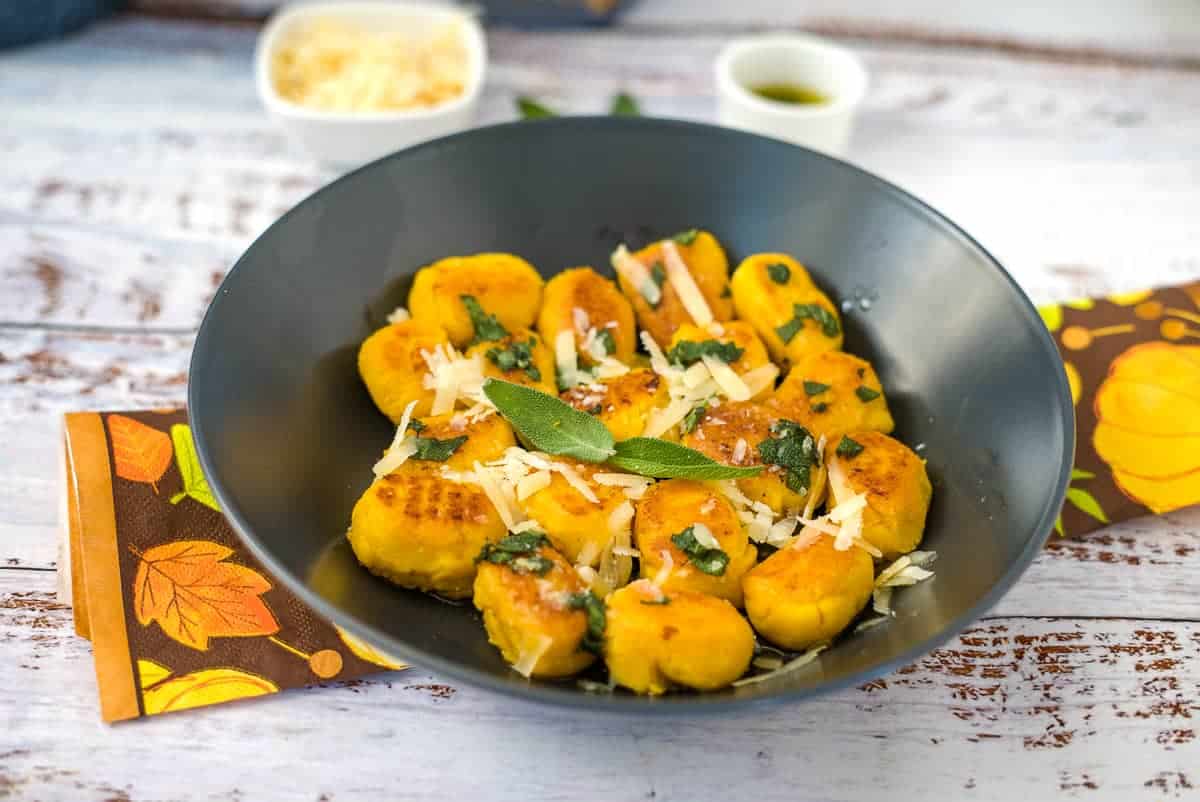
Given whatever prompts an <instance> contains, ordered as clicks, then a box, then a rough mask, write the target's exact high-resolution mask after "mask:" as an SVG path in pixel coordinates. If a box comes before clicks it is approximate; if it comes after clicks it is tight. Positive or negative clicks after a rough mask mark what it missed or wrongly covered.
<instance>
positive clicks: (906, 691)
mask: <svg viewBox="0 0 1200 802" xmlns="http://www.w3.org/2000/svg"><path fill="white" fill-rule="evenodd" d="M210 2H211V0H210ZM141 3H142V4H143V5H156V6H163V5H174V6H177V7H178V6H188V7H191V8H195V7H196V6H197V3H195V2H192V1H191V0H141ZM222 3H223V4H224V5H226V6H229V7H233V6H240V7H242V8H250V10H251V11H255V10H258V11H261V10H262V9H263V8H264V7H265V6H266V5H269V3H264V2H261V0H222ZM956 5H957V4H956ZM1182 7H1183V6H1182V5H1181V4H1180V3H1179V2H1176V0H1155V1H1154V2H1152V3H1146V4H1140V5H1139V9H1140V13H1138V14H1135V15H1133V16H1130V15H1129V13H1128V8H1129V7H1128V6H1127V7H1126V8H1125V13H1124V14H1122V13H1120V11H1121V9H1118V7H1117V4H1114V3H1111V2H1104V3H1101V4H1100V5H1097V4H1096V3H1090V4H1088V7H1087V9H1088V13H1086V14H1081V13H1077V14H1075V15H1073V16H1072V18H1071V25H1070V26H1069V30H1068V26H1062V27H1051V26H1049V25H1048V24H1047V23H1048V21H1051V19H1052V16H1046V15H1047V14H1051V15H1053V13H1055V12H1044V11H1040V10H1039V11H1036V12H1035V10H1034V5H1033V4H1017V5H1016V6H1013V7H1006V9H1005V10H1004V12H1003V13H999V12H998V11H997V9H996V8H992V7H988V8H987V9H984V8H982V7H980V8H962V9H959V11H958V16H957V17H952V16H948V15H946V14H943V13H940V12H941V10H942V9H943V8H944V6H942V4H941V3H938V2H936V0H921V2H919V3H917V4H916V5H912V4H908V5H907V6H906V8H905V9H904V10H903V11H902V10H901V9H900V8H899V7H898V6H894V5H893V4H882V3H877V2H872V3H868V4H856V5H855V7H854V8H853V9H847V8H846V7H844V4H835V3H831V2H825V0H820V1H819V2H815V3H805V4H794V3H781V2H778V0H747V1H746V2H743V3H738V4H735V5H729V4H708V3H691V2H686V3H685V2H683V0H643V2H642V3H640V4H638V5H637V6H636V7H635V8H634V10H633V11H632V13H631V14H630V15H629V17H628V18H627V26H628V27H627V28H625V29H624V30H616V31H607V32H600V33H596V32H592V33H571V32H559V33H552V34H537V35H532V34H525V33H519V32H513V31H495V32H492V33H491V35H490V42H489V44H490V46H491V51H492V58H493V69H492V73H491V75H490V80H489V86H488V92H487V95H486V97H485V101H484V106H483V113H482V118H483V120H484V121H489V122H491V121H499V120H503V119H509V118H511V116H512V110H511V109H512V106H511V103H512V97H513V96H514V95H516V94H520V93H532V94H535V95H537V96H539V97H541V98H543V99H545V100H546V101H548V102H550V103H552V104H557V105H559V106H560V107H561V108H562V109H563V110H565V111H571V112H584V111H601V110H603V108H604V106H605V104H606V102H607V99H608V98H609V97H610V96H611V94H612V93H613V92H614V91H617V90H618V89H621V88H627V89H630V90H631V91H633V92H634V93H635V94H636V95H637V96H638V97H639V99H640V100H641V101H642V103H643V106H644V108H645V109H646V110H647V111H648V112H651V113H655V114H660V115H665V116H674V117H683V118H689V119H708V118H710V117H711V115H712V97H711V86H710V81H709V76H708V66H709V64H710V62H711V59H712V57H713V55H714V54H715V52H716V50H717V48H718V47H719V46H720V44H721V43H722V42H723V41H724V40H725V39H726V38H727V37H728V35H730V34H732V33H733V32H735V31H736V30H740V29H743V28H746V27H752V28H761V27H764V26H771V25H774V24H776V23H779V24H785V25H789V26H794V25H803V26H806V27H811V28H815V29H817V30H838V29H839V26H840V29H842V30H845V31H847V32H848V33H851V34H854V35H856V38H853V39H851V40H849V44H850V45H851V46H853V47H854V48H855V49H856V50H857V51H858V52H859V53H860V54H861V55H862V56H863V57H864V59H865V60H866V62H867V65H868V67H869V68H870V70H871V71H872V74H873V82H872V90H871V94H870V96H869V97H868V100H867V103H866V105H865V107H864V109H863V113H862V116H861V120H860V126H859V129H858V132H857V136H856V139H855V144H854V151H853V158H854V159H855V161H857V162H859V163H861V164H862V165H864V166H866V167H868V168H869V169H872V170H875V171H877V172H879V173H880V174H882V175H883V176H885V177H887V178H889V179H891V180H893V181H896V182H897V183H899V184H901V185H902V186H904V187H906V188H908V189H911V190H912V191H914V192H916V193H917V194H918V195H920V196H922V197H923V198H925V199H926V200H929V201H930V202H932V203H933V204H934V205H936V206H938V207H939V208H941V209H943V210H944V211H945V212H947V213H948V214H949V215H950V216H951V217H952V218H954V219H955V220H956V221H958V222H960V223H962V224H963V225H964V226H965V227H966V228H967V229H968V230H969V231H971V232H972V233H973V234H975V235H976V236H978V237H979V238H980V239H981V240H982V242H983V243H984V244H985V245H986V246H988V247H989V248H990V249H992V250H993V252H995V253H996V254H997V256H999V257H1000V258H1001V260H1002V261H1004V262H1005V263H1006V264H1007V265H1008V266H1009V267H1010V269H1011V270H1012V271H1013V272H1014V274H1015V275H1016V276H1017V278H1018V279H1019V280H1020V281H1021V282H1022V284H1023V285H1024V286H1025V288H1026V289H1027V290H1028V291H1029V292H1030V293H1031V294H1032V295H1033V296H1034V297H1035V298H1037V299H1039V300H1048V299H1051V298H1065V297H1071V296H1074V295H1079V294H1086V293H1097V292H1104V291H1108V290H1113V289H1128V288H1131V287H1135V286H1140V285H1143V284H1146V283H1156V282H1168V281H1179V280H1182V279H1184V278H1194V277H1196V276H1197V275H1198V274H1200V227H1197V226H1196V224H1195V219H1196V218H1195V210H1196V209H1197V208H1200V161H1198V160H1197V159H1196V157H1195V143H1196V142H1197V141H1200V73H1197V72H1196V71H1194V70H1189V69H1186V67H1187V66H1188V63H1189V62H1188V59H1189V57H1191V56H1194V53H1195V52H1196V49H1197V48H1196V46H1195V43H1196V42H1197V41H1200V35H1198V34H1197V30H1196V28H1195V26H1192V25H1191V24H1190V23H1189V22H1188V20H1181V19H1179V18H1177V17H1172V16H1171V15H1174V14H1176V13H1177V11H1178V9H1179V8H1182ZM1039 8H1040V6H1039ZM1057 13H1061V12H1057ZM901 14H903V15H910V14H911V15H914V16H899V15H901ZM1164 20H1166V22H1165V23H1164V22H1163V21H1164ZM963 32H968V33H971V34H973V35H978V36H979V37H981V38H982V39H983V40H986V41H983V42H973V43H972V42H965V43H964V42H958V43H955V42H953V41H950V40H952V39H953V37H954V36H956V35H958V34H960V33H963ZM254 34H255V31H254V30H253V29H250V28H239V27H226V26H219V25H207V24H196V23H179V22H164V21H145V20H140V19H137V18H125V19H121V20H119V21H116V22H112V23H108V24H106V25H102V26H100V27H97V28H93V29H92V30H90V31H89V32H88V33H86V34H85V35H82V36H79V37H76V38H73V39H71V40H68V41H67V42H64V43H60V44H56V45H52V46H44V47H38V48H31V49H26V50H20V51H15V52H10V53H0V104H2V107H3V108H4V119H5V124H4V125H3V126H0V164H2V165H3V167H2V168H0V643H2V644H3V654H4V658H3V659H2V660H0V721H3V723H4V724H5V725H6V726H3V727H0V797H4V796H12V797H14V798H18V799H26V798H28V799H70V800H77V799H108V798H123V797H122V794H124V795H125V797H126V798H130V799H239V798H246V799H251V798H266V797H270V798H280V799H308V800H311V799H320V798H322V795H324V798H331V799H336V798H364V797H366V798H374V797H383V796H387V797H389V798H395V797H398V798H402V799H442V798H445V799H483V798H499V799H510V798H511V799H522V800H525V799H547V800H552V799H567V800H590V799H593V798H596V799H605V800H624V799H631V800H632V799H651V798H653V799H655V800H673V799H683V800H692V799H695V800H701V799H707V798H712V797H713V796H714V794H718V795H720V796H721V797H722V798H727V797H728V796H729V793H727V792H728V790H729V789H737V796H738V797H739V798H741V797H746V798H762V799H776V798H779V799H784V798H786V799H795V798H821V799H885V798H886V799H897V798H899V799H905V798H912V797H915V796H916V795H917V794H918V793H920V794H922V795H923V796H928V797H929V798H933V799H943V798H953V799H957V798H962V799H1012V798H1016V797H1027V798H1032V799H1041V798H1048V797H1051V796H1055V795H1065V796H1072V797H1076V796H1081V797H1092V798H1103V799H1114V800H1129V799H1142V798H1144V799H1163V798H1174V797H1179V798H1182V797H1185V796H1187V795H1188V794H1189V793H1192V794H1194V793H1195V786H1196V784H1197V783H1200V777H1198V776H1197V775H1196V773H1195V766H1196V765H1198V764H1200V753H1198V751H1200V749H1198V746H1197V743H1198V742H1197V741H1196V740H1195V725H1194V723H1193V722H1194V720H1195V719H1196V717H1197V716H1200V710H1198V709H1197V707H1196V699H1197V698H1198V697H1200V687H1198V683H1200V624H1198V623H1197V619H1200V608H1198V607H1197V603H1196V602H1195V592H1196V588H1197V587H1200V567H1198V566H1200V563H1198V561H1197V559H1196V555H1197V553H1198V552H1197V549H1198V548H1200V510H1193V511H1188V512H1182V513H1177V514H1174V515H1170V516H1166V517H1165V518H1162V519H1142V520H1140V521H1133V522H1128V523H1126V524H1122V525H1120V526H1117V527H1112V528H1110V529H1108V530H1105V531H1104V532H1100V533H1096V534H1094V535H1092V536H1090V537H1087V538H1084V539H1081V540H1077V541H1069V542H1055V543H1052V545H1051V547H1050V548H1049V549H1048V550H1047V552H1046V553H1045V554H1043V555H1041V556H1040V557H1039V558H1038V560H1037V561H1036V562H1035V563H1034V565H1033V566H1032V567H1031V569H1030V571H1029V572H1028V574H1027V575H1026V577H1025V578H1024V579H1023V581H1022V582H1021V584H1020V585H1018V586H1017V587H1016V588H1015V589H1014V590H1013V591H1012V593H1010V594H1009V595H1008V596H1007V597H1006V598H1005V599H1004V600H1003V601H1002V602H1001V603H1000V605H999V606H998V607H997V608H996V610H994V611H992V613H991V615H992V616H993V618H990V619H989V620H987V621H985V622H984V623H982V624H981V625H979V626H978V627H976V628H975V630H974V631H973V632H969V633H967V634H966V635H965V636H964V638H963V639H960V640H959V642H958V643H956V644H954V645H952V646H949V647H948V648H947V649H945V650H942V651H941V652H939V653H937V654H935V655H934V656H931V657H929V658H926V659H924V660H922V661H920V662H919V663H918V664H917V665H916V666H915V667H913V668H912V669H911V670H905V671H904V672H902V673H898V674H894V675H892V676H891V677H889V678H886V679H885V681H884V683H883V684H879V685H875V686H872V687H870V688H868V689H858V690H852V691H846V692H843V693H840V694H836V695H833V696H830V697H827V698H825V699H821V700H818V701H815V702H812V703H810V704H805V705H798V706H787V707H781V708H771V709H767V710H764V711H761V712H759V713H756V714H744V715H738V716H732V717H728V718H721V719H699V720H681V719H671V720H661V721H637V722H630V721H629V720H619V719H615V718H608V717H597V718H593V717H585V718H580V717H578V716H576V715H574V714H570V713H566V712H563V711H555V710H546V709H541V708H534V707H529V706H525V705H520V704H516V703H513V702H511V701H509V700H505V699H500V698H496V697H492V696H489V695H487V694H484V693H480V692H477V691H473V690H471V689H469V688H459V689H457V691H456V692H455V693H453V694H452V695H451V696H450V698H448V699H440V698H437V697H435V696H434V695H433V694H431V693H430V692H429V690H428V689H423V688H420V687H409V686H420V685H428V684H431V683H436V682H437V680H436V679H431V678H429V677H428V676H427V675H423V674H420V673H418V672H415V671H414V672H409V673H407V674H401V675H393V676H391V677H389V678H387V679H386V680H381V681H373V682H369V683H365V684H363V685H360V686H356V687H353V688H327V689H320V690H313V691H307V692H296V693H287V694H283V695H281V696H280V697H277V698H272V699H267V700H257V701H254V702H249V703H245V704H235V705H226V706H222V707H220V708H216V709H212V710H208V711H193V712H190V713H184V714H180V715H175V716H168V717H163V718H162V719H158V720H153V721H148V722H140V723H134V724H128V725H124V726H118V727H114V728H108V727H105V726H103V725H101V724H99V723H98V720H97V714H96V702H95V688H94V680H93V679H92V673H91V665H90V654H89V651H88V648H87V646H86V644H85V643H83V642H81V641H79V640H77V639H76V638H75V637H74V636H73V635H72V634H71V633H70V630H69V623H68V619H69V617H68V614H67V613H66V612H65V611H63V610H56V609H46V610H41V611H39V609H38V608H39V607H45V606H47V605H48V604H49V599H50V597H51V594H52V593H53V586H54V578H53V575H52V574H50V573H49V572H45V571H35V570H28V569H31V568H39V567H40V568H46V567H49V566H51V565H52V564H53V561H54V559H55V556H54V551H55V539H56V536H57V535H56V528H57V521H56V519H57V506H58V484H57V480H56V468H55V463H56V461H57V459H58V439H57V438H58V425H59V424H58V415H60V414H61V413H62V412H63V411H65V410H68V409H73V408H81V407H86V408H115V407H128V406H140V407H145V406H161V405H166V404H171V403H177V402H179V401H180V400H181V399H182V396H183V389H184V384H183V383H184V371H185V370H186V365H187V356H188V351H189V348H190V343H191V331H192V330H193V328H194V326H195V325H196V323H197V321H198V320H199V317H200V315H201V314H202V312H203V309H204V306H205V304H206V303H207V300H208V298H209V296H210V295H211V293H212V291H213V285H214V281H215V280H216V278H218V277H219V276H220V275H221V274H222V273H223V271H224V270H225V269H227V267H228V265H229V264H230V263H231V261H232V260H233V259H234V258H236V256H237V254H238V253H240V251H241V250H242V248H243V247H244V246H245V245H246V244H247V243H248V242H249V240H250V239H251V238H252V237H253V236H254V235H255V234H256V233H257V232H258V231H260V230H261V229H262V228H263V227H265V226H266V225H267V224H269V223H270V222H271V221H272V220H273V219H274V218H275V217H277V216H278V214H279V213H280V212H281V211H283V210H284V209H286V208H287V207H289V206H290V205H291V204H293V203H295V202H296V201H297V200H299V199H300V198H302V197H303V196H304V195H306V194H307V193H308V192H310V191H311V190H312V189H314V188H315V187H317V186H319V185H320V184H321V183H323V182H324V181H326V180H328V179H329V178H331V177H332V174H331V173H329V172H327V171H325V170H323V169H321V168H319V167H317V166H315V165H313V164H311V163H310V162H309V161H308V160H307V159H305V158H304V157H303V156H302V155H301V154H299V153H298V152H297V151H296V150H295V149H294V148H292V147H291V146H290V145H288V143H286V142H285V141H284V140H283V139H282V137H281V136H280V135H279V134H278V132H277V131H276V130H275V129H273V128H272V127H271V125H270V124H269V122H268V121H267V120H266V119H265V117H264V116H263V115H262V114H261V113H260V111H259V108H258V105H257V101H256V100H255V98H254V95H253V89H252V85H251V82H250V80H249V64H250V53H251V49H252V46H253V37H254ZM864 34H870V35H864ZM939 40H945V44H946V46H945V47H937V48H934V47H930V46H925V45H921V44H919V43H920V42H931V41H939ZM988 42H991V44H992V45H996V46H997V48H998V49H994V50H989V49H988V48H987V47H980V45H987V44H988ZM1014 44H1015V45H1019V46H1018V47H1010V45H1014ZM962 45H967V46H966V47H964V46H962ZM1000 46H1002V47H1000ZM1044 46H1048V47H1052V48H1057V49H1058V50H1056V52H1055V53H1051V54H1050V55H1051V56H1052V58H1050V59H1049V60H1039V59H1038V58H1035V57H1032V56H1031V55H1029V52H1028V51H1029V49H1030V48H1032V49H1034V50H1036V49H1037V48H1040V47H1044ZM1080 47H1097V48H1102V49H1104V50H1106V51H1109V52H1110V53H1112V54H1114V55H1115V56H1116V57H1117V58H1118V60H1121V61H1123V62H1124V63H1126V64H1127V65H1128V64H1133V63H1138V62H1144V63H1148V64H1159V65H1160V66H1159V67H1147V66H1143V67H1131V66H1125V67H1112V66H1104V65H1103V64H1102V63H1101V62H1102V59H1098V58H1096V57H1094V55H1088V54H1080V53H1078V48H1080ZM1005 48H1007V49H1005ZM1023 48H1024V50H1023ZM1064 48H1065V49H1064ZM1071 48H1075V49H1076V50H1075V51H1072V50H1071ZM1072 52H1075V54H1076V55H1079V56H1081V58H1080V59H1079V60H1080V61H1082V63H1080V64H1072V63H1070V62H1071V60H1072V58H1073V57H1072V56H1071V53H1072ZM1164 64H1170V65H1174V67H1173V68H1163V67H1162V66H1161V65H1164ZM130 87H136V91H131V89H130ZM46 265H50V266H52V267H53V268H54V270H48V269H47V268H46ZM5 565H8V566H10V568H9V569H7V570H6V569H5V568H4V566H5ZM19 593H29V594H33V596H30V597H24V598H22V597H18V595H17V594H19ZM30 604H32V605H33V609H29V605H30ZM1047 617H1052V618H1047ZM885 686H886V687H885ZM514 756H516V757H515V758H514ZM530 756H532V757H530ZM651 792H653V795H652V793H651Z"/></svg>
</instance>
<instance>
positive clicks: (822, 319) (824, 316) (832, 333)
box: [775, 304, 841, 343]
mask: <svg viewBox="0 0 1200 802" xmlns="http://www.w3.org/2000/svg"><path fill="white" fill-rule="evenodd" d="M805 320H812V321H814V322H816V324H817V325H818V326H820V327H821V332H822V333H823V334H824V335H825V336H826V337H836V336H837V335H838V332H840V331H841V327H840V326H839V325H838V321H837V318H836V317H834V316H833V313H832V312H830V311H829V310H828V309H826V308H825V307H823V306H821V305H820V304H795V305H793V306H792V319H791V320H789V321H788V322H787V323H784V324H783V325H782V326H777V327H776V328H775V333H776V334H778V335H779V339H781V340H783V341H784V343H790V342H791V341H792V338H793V337H795V336H796V335H797V334H798V333H799V332H800V329H802V328H804V321H805Z"/></svg>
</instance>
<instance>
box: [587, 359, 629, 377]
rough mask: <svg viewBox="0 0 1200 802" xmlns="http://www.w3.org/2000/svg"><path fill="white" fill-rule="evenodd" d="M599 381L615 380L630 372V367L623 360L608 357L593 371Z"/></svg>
mask: <svg viewBox="0 0 1200 802" xmlns="http://www.w3.org/2000/svg"><path fill="white" fill-rule="evenodd" d="M592 372H593V373H594V374H595V376H596V378H597V379H615V378H617V377H618V376H624V375H625V374H626V373H628V372H629V366H628V365H626V364H625V363H624V362H622V361H621V360H619V359H617V358H615V357H611V356H606V357H604V358H603V359H600V360H599V361H598V362H597V363H596V366H595V368H593V371H592Z"/></svg>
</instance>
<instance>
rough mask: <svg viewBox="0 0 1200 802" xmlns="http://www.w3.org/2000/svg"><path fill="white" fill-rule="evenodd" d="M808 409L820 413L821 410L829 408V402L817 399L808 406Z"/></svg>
mask: <svg viewBox="0 0 1200 802" xmlns="http://www.w3.org/2000/svg"><path fill="white" fill-rule="evenodd" d="M809 409H811V410H812V411H813V412H815V413H817V414H818V415H820V414H821V413H822V412H824V411H825V410H827V409H829V403H828V402H826V401H818V402H817V403H815V404H813V405H812V406H811V407H809Z"/></svg>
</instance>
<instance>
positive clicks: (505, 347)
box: [467, 329, 557, 395]
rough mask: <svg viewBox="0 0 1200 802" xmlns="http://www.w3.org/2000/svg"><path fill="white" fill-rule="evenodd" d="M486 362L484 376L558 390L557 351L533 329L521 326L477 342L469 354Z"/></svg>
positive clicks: (542, 388)
mask: <svg viewBox="0 0 1200 802" xmlns="http://www.w3.org/2000/svg"><path fill="white" fill-rule="evenodd" d="M476 355H478V357H479V359H480V360H481V361H482V362H483V375H485V376H491V377H492V378H495V379H502V380H504V381H506V382H512V383H514V384H523V385H525V386H526V387H532V388H533V389H535V390H540V391H541V392H543V393H549V394H551V395H553V394H554V393H555V392H556V389H557V388H556V387H555V382H554V352H553V351H551V350H550V346H548V345H547V344H546V341H545V340H543V339H542V338H541V337H539V336H538V335H537V334H534V333H533V332H532V331H530V330H529V329H517V330H515V331H513V332H512V333H510V334H508V335H507V336H505V337H503V338H501V339H499V340H488V341H486V342H481V343H476V344H475V345H473V346H471V347H470V348H469V349H467V356H476Z"/></svg>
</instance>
